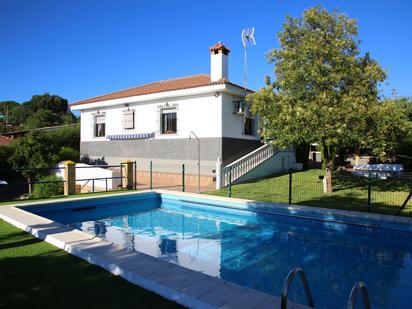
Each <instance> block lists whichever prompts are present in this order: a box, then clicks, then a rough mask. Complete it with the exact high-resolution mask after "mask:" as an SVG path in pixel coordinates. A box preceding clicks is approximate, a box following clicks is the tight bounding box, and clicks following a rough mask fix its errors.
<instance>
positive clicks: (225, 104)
mask: <svg viewBox="0 0 412 309" xmlns="http://www.w3.org/2000/svg"><path fill="white" fill-rule="evenodd" d="M209 51H210V57H211V58H210V59H211V72H210V75H206V74H201V75H194V76H188V77H182V78H176V79H171V80H164V81H159V82H155V83H151V84H145V85H141V86H137V87H134V88H129V89H126V90H121V91H117V92H113V93H110V94H106V95H102V96H98V97H95V98H91V99H86V100H82V101H78V102H75V103H72V104H71V107H70V108H71V109H72V110H78V111H80V118H81V142H80V152H81V155H88V156H89V157H90V158H92V159H95V158H102V157H104V160H105V161H106V162H107V163H109V164H118V163H119V162H121V161H122V160H124V159H131V160H136V162H137V165H138V170H142V171H147V170H148V168H149V162H150V161H153V168H154V170H155V171H158V172H170V173H180V171H181V166H182V164H185V167H186V172H187V173H188V174H196V173H197V162H198V146H200V160H201V175H203V176H210V177H213V176H214V175H215V172H216V171H215V170H216V162H217V161H218V160H219V159H221V160H222V161H223V162H224V163H230V162H231V161H234V160H236V159H237V158H239V157H240V156H242V155H244V154H246V153H247V152H250V151H252V150H254V149H256V148H257V147H259V146H260V145H261V142H260V137H259V134H258V125H259V123H258V119H257V118H256V117H253V116H252V115H251V114H250V112H249V111H248V107H247V104H246V103H245V101H244V98H245V94H246V93H250V92H251V91H250V90H245V89H244V88H243V87H241V86H239V85H236V84H234V83H231V82H230V81H229V76H228V57H229V52H230V51H229V49H228V48H226V47H225V46H224V45H223V44H222V43H220V42H219V43H217V44H216V45H214V46H212V47H211V48H210V49H209ZM191 132H193V133H194V134H193V133H192V134H191ZM195 135H196V136H197V137H198V138H199V140H197V139H196V138H194V137H195ZM190 137H192V138H190ZM198 143H199V144H198Z"/></svg>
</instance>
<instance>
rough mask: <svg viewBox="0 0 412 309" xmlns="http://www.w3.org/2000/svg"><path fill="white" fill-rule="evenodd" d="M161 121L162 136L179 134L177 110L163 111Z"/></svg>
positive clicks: (168, 109) (167, 109) (166, 109)
mask: <svg viewBox="0 0 412 309" xmlns="http://www.w3.org/2000/svg"><path fill="white" fill-rule="evenodd" d="M160 119H161V132H162V134H174V133H176V132H177V113H176V108H165V109H162V110H161V115H160Z"/></svg>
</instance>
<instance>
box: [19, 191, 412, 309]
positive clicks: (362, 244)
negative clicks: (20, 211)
mask: <svg viewBox="0 0 412 309" xmlns="http://www.w3.org/2000/svg"><path fill="white" fill-rule="evenodd" d="M25 208H26V210H30V211H31V212H33V213H35V214H38V215H40V216H42V217H46V218H49V219H51V220H53V221H57V222H60V223H63V224H66V225H69V226H72V227H75V228H76V229H79V230H81V231H85V232H87V233H90V234H92V235H96V236H99V237H100V238H104V239H107V240H108V241H111V242H114V243H117V244H121V245H123V246H125V247H127V248H129V249H132V250H136V251H139V252H143V253H146V254H149V255H151V256H154V257H156V258H159V259H162V260H165V261H168V262H171V263H175V264H179V265H181V266H183V267H186V268H189V269H192V270H195V271H199V272H203V273H206V274H208V275H212V276H216V277H219V278H221V279H224V280H227V281H230V282H234V283H237V284H240V285H243V286H246V287H249V288H252V289H256V290H259V291H262V292H265V293H268V294H272V295H275V296H279V294H280V291H281V289H282V285H283V282H284V279H285V277H286V275H287V273H288V271H289V270H290V269H291V268H293V267H296V266H300V267H302V268H303V269H304V270H305V272H306V275H307V277H308V280H309V285H310V288H311V291H312V295H313V298H314V301H315V305H316V307H317V308H344V307H346V304H347V298H348V295H349V293H350V290H351V288H352V286H353V285H354V284H355V283H356V282H358V281H364V282H365V283H366V285H367V287H368V290H369V297H370V300H371V304H372V307H373V308H407V307H408V306H409V297H408V296H409V294H410V293H411V292H412V230H411V225H410V224H409V225H408V224H399V223H397V222H394V221H391V220H386V219H382V218H380V217H378V216H370V217H367V216H365V215H352V214H348V215H347V214H345V213H344V212H339V211H333V212H325V211H321V210H315V209H308V208H305V207H279V206H274V205H268V204H263V203H251V202H246V203H241V202H228V201H227V200H219V199H214V198H209V197H201V198H199V197H192V196H190V195H180V194H166V193H161V194H158V193H144V194H132V195H126V196H111V197H105V198H99V199H88V200H79V201H70V202H64V203H54V204H47V205H41V206H38V205H35V206H29V207H25ZM289 295H290V299H293V300H295V301H297V302H300V303H303V304H305V303H306V300H305V298H304V292H303V289H302V288H301V283H300V282H299V281H298V280H296V282H294V283H293V286H292V289H291V292H290V294H289ZM359 301H360V300H359Z"/></svg>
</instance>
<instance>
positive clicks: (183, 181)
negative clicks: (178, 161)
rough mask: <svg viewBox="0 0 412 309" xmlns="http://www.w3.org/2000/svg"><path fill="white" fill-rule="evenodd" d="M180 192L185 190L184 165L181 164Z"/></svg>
mask: <svg viewBox="0 0 412 309" xmlns="http://www.w3.org/2000/svg"><path fill="white" fill-rule="evenodd" d="M182 192H185V165H184V164H182Z"/></svg>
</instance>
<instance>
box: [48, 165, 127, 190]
mask: <svg viewBox="0 0 412 309" xmlns="http://www.w3.org/2000/svg"><path fill="white" fill-rule="evenodd" d="M57 166H58V167H60V168H62V169H60V170H58V171H57V172H56V175H58V176H60V177H63V174H64V169H63V168H64V167H65V165H64V162H60V163H58V164H57ZM86 167H87V168H86ZM106 177H107V178H111V177H120V171H119V170H112V169H110V168H101V167H94V166H93V165H88V164H84V163H76V185H81V186H85V185H86V186H88V187H92V180H90V181H85V180H80V179H92V178H106ZM121 183H122V182H121V179H120V178H115V179H107V190H113V189H118V188H119V186H120V185H121ZM94 187H95V189H96V191H99V190H105V189H106V180H105V179H100V180H94Z"/></svg>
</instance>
